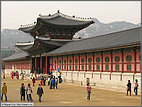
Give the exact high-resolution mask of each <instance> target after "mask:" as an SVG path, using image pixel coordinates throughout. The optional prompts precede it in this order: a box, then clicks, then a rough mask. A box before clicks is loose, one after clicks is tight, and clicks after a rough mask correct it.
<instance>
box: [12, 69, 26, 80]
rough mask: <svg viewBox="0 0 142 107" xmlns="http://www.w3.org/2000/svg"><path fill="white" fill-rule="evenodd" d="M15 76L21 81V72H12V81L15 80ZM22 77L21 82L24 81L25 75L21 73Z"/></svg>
mask: <svg viewBox="0 0 142 107" xmlns="http://www.w3.org/2000/svg"><path fill="white" fill-rule="evenodd" d="M14 76H16V78H17V79H19V72H18V71H15V72H14V71H12V72H11V79H13V78H14ZM20 76H21V80H24V73H23V72H22V71H21V73H20Z"/></svg>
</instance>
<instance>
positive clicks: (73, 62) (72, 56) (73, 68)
mask: <svg viewBox="0 0 142 107" xmlns="http://www.w3.org/2000/svg"><path fill="white" fill-rule="evenodd" d="M72 59H73V71H74V55H73V54H72Z"/></svg>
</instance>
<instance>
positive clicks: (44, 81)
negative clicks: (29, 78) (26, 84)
mask: <svg viewBox="0 0 142 107" xmlns="http://www.w3.org/2000/svg"><path fill="white" fill-rule="evenodd" d="M45 83H46V77H44V80H43V86H45Z"/></svg>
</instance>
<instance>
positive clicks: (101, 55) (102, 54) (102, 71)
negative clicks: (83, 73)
mask: <svg viewBox="0 0 142 107" xmlns="http://www.w3.org/2000/svg"><path fill="white" fill-rule="evenodd" d="M101 58H102V72H103V51H102V52H101Z"/></svg>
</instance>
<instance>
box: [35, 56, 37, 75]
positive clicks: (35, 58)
mask: <svg viewBox="0 0 142 107" xmlns="http://www.w3.org/2000/svg"><path fill="white" fill-rule="evenodd" d="M36 62H37V59H36V55H35V71H36V72H37V66H36Z"/></svg>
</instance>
